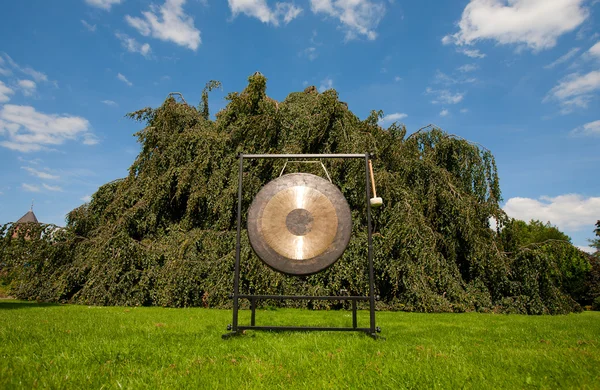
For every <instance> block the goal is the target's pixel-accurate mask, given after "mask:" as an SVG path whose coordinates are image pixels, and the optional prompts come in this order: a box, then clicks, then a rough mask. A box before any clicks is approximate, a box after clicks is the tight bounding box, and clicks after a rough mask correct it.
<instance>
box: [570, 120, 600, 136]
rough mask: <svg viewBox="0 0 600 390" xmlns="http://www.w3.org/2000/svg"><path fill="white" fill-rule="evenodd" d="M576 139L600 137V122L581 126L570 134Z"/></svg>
mask: <svg viewBox="0 0 600 390" xmlns="http://www.w3.org/2000/svg"><path fill="white" fill-rule="evenodd" d="M569 134H570V135H572V136H574V137H586V136H596V137H600V120H597V121H593V122H589V123H586V124H585V125H583V126H579V127H577V128H575V129H573V130H571V132H570V133H569Z"/></svg>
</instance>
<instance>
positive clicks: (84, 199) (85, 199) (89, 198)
mask: <svg viewBox="0 0 600 390" xmlns="http://www.w3.org/2000/svg"><path fill="white" fill-rule="evenodd" d="M80 199H81V200H83V201H84V202H86V203H89V202H90V201H91V200H92V197H91V196H90V195H84V196H82V197H81V198H80Z"/></svg>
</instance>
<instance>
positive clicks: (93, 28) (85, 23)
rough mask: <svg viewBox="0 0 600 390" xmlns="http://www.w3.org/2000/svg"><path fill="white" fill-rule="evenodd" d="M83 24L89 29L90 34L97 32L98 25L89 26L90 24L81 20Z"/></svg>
mask: <svg viewBox="0 0 600 390" xmlns="http://www.w3.org/2000/svg"><path fill="white" fill-rule="evenodd" d="M81 24H83V26H84V27H85V28H87V29H88V31H90V32H94V31H96V25H95V24H89V23H88V22H86V21H85V20H83V19H81Z"/></svg>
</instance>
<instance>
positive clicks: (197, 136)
mask: <svg viewBox="0 0 600 390" xmlns="http://www.w3.org/2000/svg"><path fill="white" fill-rule="evenodd" d="M248 81H249V82H248V86H247V87H246V88H245V89H244V90H243V91H242V92H241V93H237V92H233V93H230V94H229V95H228V96H227V100H228V105H227V107H226V108H225V109H223V110H222V111H220V112H218V113H217V114H216V120H214V121H213V120H210V118H209V115H208V114H209V113H208V91H210V90H211V89H212V88H215V87H218V86H220V84H218V83H216V82H210V83H208V84H207V87H206V88H205V90H204V92H203V94H202V102H201V104H200V106H199V107H198V108H195V107H193V106H189V105H188V104H187V103H185V101H183V102H178V101H176V100H175V98H174V97H172V96H171V97H169V98H167V99H166V100H165V102H164V103H163V104H162V105H161V106H160V107H158V108H156V109H152V108H144V109H141V110H139V111H136V112H133V113H131V114H128V117H130V118H131V119H133V120H135V121H138V122H140V123H142V124H143V125H144V128H143V129H142V130H141V131H139V132H138V133H136V136H137V138H138V141H139V143H140V145H141V151H140V153H139V155H138V156H137V158H136V159H135V161H134V162H133V164H132V165H131V167H130V169H129V174H128V176H127V177H125V178H123V179H120V180H116V181H113V182H111V183H108V184H105V185H103V186H102V187H100V188H99V189H98V191H97V192H96V193H95V194H94V195H93V196H92V200H91V201H90V203H88V204H84V205H82V206H80V207H78V208H76V209H74V210H73V211H71V212H70V213H69V214H68V217H67V228H66V230H65V232H64V233H63V234H62V235H61V238H60V239H55V240H54V241H51V240H49V239H48V238H47V237H46V236H44V235H43V234H42V235H41V236H40V237H39V238H37V237H36V238H34V239H33V240H29V241H28V240H25V239H16V240H15V239H12V237H11V234H12V233H11V232H12V231H14V229H15V227H14V226H13V225H6V226H5V227H4V231H5V234H4V235H3V239H2V241H1V244H0V251H1V252H0V253H1V254H2V259H3V260H2V267H3V268H4V269H5V270H7V272H9V273H10V275H12V276H11V277H12V286H13V291H14V293H15V294H16V295H17V296H19V297H20V298H26V299H44V300H51V301H65V302H76V303H85V304H98V305H162V306H176V307H181V306H200V305H204V306H214V307H227V306H228V305H229V304H230V301H229V299H228V295H229V293H230V292H231V290H232V277H233V264H234V257H235V256H234V249H235V226H236V224H235V222H236V212H237V209H236V205H237V174H238V164H237V155H238V153H240V152H244V153H364V152H366V151H368V152H372V153H374V155H375V156H376V158H375V160H374V168H375V177H376V181H377V184H378V194H380V195H381V196H382V197H383V199H384V201H385V206H384V207H383V208H382V209H380V210H378V211H377V212H375V213H374V216H373V218H374V220H373V223H374V249H375V250H374V262H375V273H376V290H377V294H378V295H380V297H381V301H380V302H379V305H380V307H381V308H390V309H399V310H413V311H427V312H440V311H455V312H460V311H473V310H480V311H498V312H518V313H536V314H538V313H565V312H570V311H574V310H579V309H580V307H579V305H578V304H577V303H576V302H575V300H574V299H573V296H575V295H573V289H574V288H575V287H573V286H571V284H570V283H571V280H572V275H571V274H569V272H571V271H572V272H575V273H576V271H573V270H571V267H572V264H579V263H578V262H579V261H580V260H581V259H580V257H578V256H579V254H578V253H579V252H578V251H577V249H575V248H574V247H572V246H571V245H570V244H569V245H564V244H560V245H558V244H556V243H553V242H550V243H547V244H544V245H541V246H538V247H534V248H529V247H525V248H523V249H521V248H520V246H521V242H520V241H514V240H510V239H506V237H504V238H503V237H500V236H499V235H498V233H497V232H496V231H495V230H494V229H492V228H491V227H490V223H489V220H490V217H494V218H495V219H496V220H497V221H499V223H500V226H502V225H504V224H506V223H509V220H508V219H507V218H506V216H505V214H504V213H503V211H502V210H501V208H500V207H499V202H500V200H501V194H500V186H499V180H498V174H497V170H496V165H495V161H494V157H493V156H492V154H491V153H490V151H488V150H487V149H484V148H481V147H479V146H478V145H476V144H473V143H470V142H468V141H466V140H463V139H461V138H460V137H457V136H453V135H450V134H447V133H445V132H443V131H442V130H441V129H439V128H436V127H433V126H430V127H428V128H426V129H423V130H420V131H418V132H416V133H414V134H411V135H410V136H409V137H406V129H405V128H404V126H401V125H398V124H393V125H391V126H390V127H389V128H388V129H382V128H381V127H380V126H379V125H378V120H379V118H380V117H381V115H382V113H381V112H372V113H371V115H370V116H369V117H368V118H366V119H365V120H360V119H359V118H358V117H357V116H356V115H354V114H353V113H352V112H351V111H350V110H349V109H348V107H347V105H346V104H345V103H343V102H340V101H339V99H338V95H337V93H336V92H335V91H334V90H328V91H325V92H323V93H319V92H318V91H317V90H316V88H315V87H309V88H307V89H306V90H305V91H303V92H294V93H291V94H289V95H288V96H287V98H286V99H285V100H284V101H282V102H276V101H274V100H273V99H271V98H269V97H268V96H267V95H266V78H265V77H264V76H262V75H261V74H260V73H256V74H254V75H252V76H250V77H249V80H248ZM283 164H284V161H280V160H252V161H247V162H246V165H245V173H244V177H243V180H244V194H243V199H242V209H243V210H244V212H245V210H247V209H248V207H249V205H250V203H251V201H252V199H253V197H254V195H255V194H256V193H257V192H258V190H259V189H260V188H261V187H262V186H263V185H264V184H266V183H267V182H269V181H270V180H272V179H274V178H276V177H277V176H278V175H279V172H280V171H281V169H282V166H283ZM325 164H326V166H327V169H328V170H329V173H330V174H331V176H332V178H333V179H334V183H335V184H336V185H337V186H339V188H340V189H341V191H342V193H343V194H344V196H345V197H346V199H347V200H348V203H349V204H350V207H351V210H352V217H353V225H354V226H353V238H352V239H351V241H350V244H349V246H348V248H347V250H346V252H345V253H344V255H343V257H342V258H341V259H340V260H339V261H338V262H337V263H336V264H334V265H333V266H332V267H331V268H329V269H328V270H326V271H324V272H321V273H318V274H316V275H312V276H308V277H288V276H285V275H282V274H280V273H277V272H275V271H272V270H271V269H269V268H268V267H266V266H264V265H263V264H262V262H261V261H260V260H259V259H257V257H256V256H255V255H254V254H253V252H252V250H251V247H250V245H249V243H248V240H247V236H246V234H245V232H244V234H243V235H242V238H243V242H242V252H241V278H242V279H241V289H242V291H243V292H248V293H258V292H260V293H264V294H303V295H304V294H306V295H313V294H315V295H338V294H339V293H340V290H346V291H347V292H348V293H350V294H356V295H365V294H367V292H368V274H367V262H366V248H367V244H366V242H367V234H366V217H365V214H366V213H365V199H364V191H365V189H364V186H365V176H364V175H365V172H364V165H363V164H361V163H360V162H357V161H350V160H328V161H326V162H325ZM290 165H291V166H292V167H293V165H292V164H290ZM299 168H300V167H298V169H299ZM302 169H303V171H306V168H305V167H302ZM308 171H310V169H309V170H308ZM313 173H315V174H320V173H319V172H318V171H315V172H313ZM243 218H244V221H243V226H245V213H244V215H243ZM517 225H519V224H515V223H513V224H512V225H510V226H511V227H510V228H511V229H513V230H514V229H516V228H518V226H517ZM507 231H508V230H507ZM513 244H514V245H513ZM573 259H575V260H573ZM575 268H577V266H576V267H575ZM570 270H571V271H570ZM267 304H270V303H269V302H267ZM282 304H284V305H288V306H291V305H298V306H301V305H308V306H309V307H316V308H319V307H338V306H339V305H340V304H338V303H334V302H304V301H302V302H284V303H282Z"/></svg>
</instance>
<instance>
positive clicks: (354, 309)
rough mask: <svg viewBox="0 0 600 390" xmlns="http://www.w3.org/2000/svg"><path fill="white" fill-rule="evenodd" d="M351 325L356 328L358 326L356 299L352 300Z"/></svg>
mask: <svg viewBox="0 0 600 390" xmlns="http://www.w3.org/2000/svg"><path fill="white" fill-rule="evenodd" d="M352 327H353V328H354V329H356V328H357V327H358V321H357V320H356V301H354V300H353V301H352Z"/></svg>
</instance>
